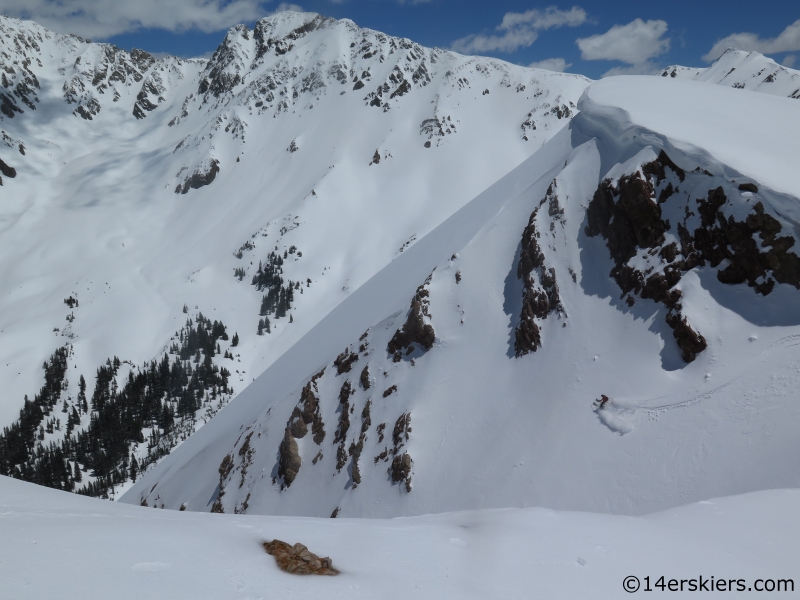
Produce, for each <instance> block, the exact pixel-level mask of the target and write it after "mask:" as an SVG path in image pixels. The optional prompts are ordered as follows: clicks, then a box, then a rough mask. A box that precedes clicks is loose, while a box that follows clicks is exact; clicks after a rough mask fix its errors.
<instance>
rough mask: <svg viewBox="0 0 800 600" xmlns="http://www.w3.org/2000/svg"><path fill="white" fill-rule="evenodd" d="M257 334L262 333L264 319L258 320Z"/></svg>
mask: <svg viewBox="0 0 800 600" xmlns="http://www.w3.org/2000/svg"><path fill="white" fill-rule="evenodd" d="M258 335H264V319H259V320H258Z"/></svg>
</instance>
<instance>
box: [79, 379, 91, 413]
mask: <svg viewBox="0 0 800 600" xmlns="http://www.w3.org/2000/svg"><path fill="white" fill-rule="evenodd" d="M78 390H79V391H78V404H79V406H80V408H81V410H82V411H83V412H84V413H87V412H89V405H88V404H87V403H86V380H85V379H84V378H83V375H81V379H80V381H79V382H78Z"/></svg>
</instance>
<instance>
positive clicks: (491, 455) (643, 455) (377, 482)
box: [124, 77, 800, 517]
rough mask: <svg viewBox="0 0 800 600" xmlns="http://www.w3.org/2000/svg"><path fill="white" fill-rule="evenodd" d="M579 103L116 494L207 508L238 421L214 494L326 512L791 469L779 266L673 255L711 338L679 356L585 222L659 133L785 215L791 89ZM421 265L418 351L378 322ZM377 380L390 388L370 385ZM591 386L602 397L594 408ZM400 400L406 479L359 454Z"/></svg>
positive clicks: (790, 365)
mask: <svg viewBox="0 0 800 600" xmlns="http://www.w3.org/2000/svg"><path fill="white" fill-rule="evenodd" d="M579 108H580V109H581V112H580V113H579V114H578V116H577V117H575V118H574V119H573V121H572V122H571V123H570V125H569V126H568V127H567V128H565V129H563V130H562V131H561V132H560V133H559V134H557V135H556V136H555V137H554V138H553V139H551V140H550V141H549V142H548V143H547V144H546V145H545V146H544V147H543V148H542V149H541V150H540V151H539V152H537V153H536V154H535V155H534V156H532V157H531V158H530V159H528V160H527V161H526V162H524V163H523V164H522V165H520V166H519V167H517V168H516V169H515V170H514V171H512V172H511V173H509V174H508V175H507V176H505V177H503V178H502V179H500V180H499V181H498V182H497V183H496V184H495V185H493V186H492V187H490V188H489V189H488V190H486V191H485V192H484V193H482V194H480V195H479V196H477V197H476V198H475V199H474V200H473V201H471V202H470V203H469V204H467V205H466V206H465V207H464V208H463V209H461V210H460V211H458V212H457V213H455V214H454V215H453V216H452V217H450V218H449V219H448V220H446V221H445V222H444V223H442V224H441V225H440V226H439V227H437V228H436V229H434V230H433V231H432V232H431V233H430V234H428V235H427V236H425V237H423V238H422V239H420V240H419V241H417V242H416V244H415V245H414V246H413V247H412V248H410V249H409V250H408V251H406V252H405V253H403V255H402V256H400V257H398V258H396V259H395V260H394V261H393V262H392V263H391V264H390V265H389V266H388V267H386V268H385V269H383V270H382V271H380V272H379V273H378V274H377V275H376V276H375V277H373V278H372V279H371V280H370V281H368V282H366V283H365V284H364V285H363V286H361V287H360V288H359V289H358V290H356V291H355V292H354V293H353V294H351V295H350V297H349V298H348V299H347V300H346V301H344V302H342V303H341V304H340V305H339V306H337V307H336V309H334V310H333V311H332V312H331V313H329V314H328V315H327V316H326V317H325V318H324V319H323V320H322V321H321V322H320V323H319V324H318V325H317V326H316V327H315V328H314V329H312V330H311V331H310V332H309V333H308V334H307V335H306V336H305V337H304V338H303V339H301V340H300V341H299V342H298V343H297V344H296V345H295V346H293V347H292V348H291V349H289V350H288V351H287V352H286V353H285V354H283V355H282V356H281V357H280V358H279V359H278V360H277V361H276V362H275V363H274V364H273V366H272V367H271V368H269V369H267V370H266V372H265V373H264V374H263V375H261V377H260V378H259V379H257V380H256V382H255V383H254V384H252V385H251V386H250V387H249V388H248V389H246V390H245V391H244V392H243V393H242V394H241V395H240V396H239V398H238V399H237V400H236V401H234V402H233V403H232V404H231V405H229V406H228V407H227V408H226V409H224V410H223V411H222V412H221V413H220V414H219V415H218V416H217V417H216V418H215V419H214V420H212V422H211V423H209V425H207V426H206V427H204V428H203V429H202V430H200V431H199V432H198V434H197V435H195V436H193V437H192V438H190V439H189V440H188V441H187V442H186V443H185V444H184V445H183V446H182V447H180V448H178V449H177V450H176V452H174V453H173V454H172V455H171V456H170V457H168V458H167V459H165V460H164V462H163V463H161V464H160V465H158V466H157V467H156V468H155V469H154V470H153V471H151V472H150V473H148V474H147V476H146V477H145V478H144V479H143V480H142V481H140V482H138V483H137V485H136V486H135V487H134V488H132V489H131V490H130V491H129V492H128V494H127V495H126V496H125V498H124V500H125V501H128V502H131V503H137V504H138V503H139V502H140V500H141V499H142V498H146V499H147V500H148V502H150V503H151V504H152V503H153V502H155V501H158V502H164V503H165V504H166V506H167V507H170V508H177V507H179V506H180V505H181V503H186V505H187V507H188V508H189V510H198V511H207V510H209V507H210V504H211V502H213V500H214V499H215V498H216V495H217V493H218V492H219V488H218V485H219V483H220V476H219V467H220V464H221V461H222V460H223V458H224V457H225V456H226V455H227V454H229V453H230V454H231V455H232V456H233V457H234V459H235V460H236V461H240V460H241V459H240V458H237V457H238V456H240V454H237V452H239V449H240V448H241V444H240V442H239V440H241V439H242V437H243V436H244V435H248V431H250V432H254V433H255V434H257V435H254V436H253V438H252V441H251V444H250V446H251V448H252V449H253V450H254V455H253V458H252V460H253V464H252V466H248V468H247V473H246V474H245V473H244V472H243V470H244V469H242V472H241V473H240V472H239V471H236V472H235V473H234V474H233V475H232V476H231V479H230V480H229V481H227V482H224V483H225V486H226V487H225V491H226V493H225V496H224V498H223V499H222V504H223V506H224V508H225V511H226V512H233V511H234V510H237V509H238V510H240V509H241V508H240V507H241V506H243V504H244V503H245V501H246V499H247V498H248V497H249V501H247V503H248V505H249V508H248V512H250V513H260V514H295V515H299V514H303V515H313V516H327V515H329V514H330V513H331V511H332V510H334V509H335V508H336V507H340V508H341V511H342V512H341V513H340V516H348V517H350V516H363V517H387V516H399V515H414V514H417V515H418V514H425V513H435V512H443V511H448V510H466V509H474V508H501V507H507V506H526V505H527V506H531V505H533V506H547V507H551V508H558V509H570V510H591V511H609V512H622V513H628V514H644V513H649V512H653V511H657V510H663V509H666V508H668V507H670V506H677V505H681V504H685V503H687V502H692V501H698V500H703V499H707V498H712V497H715V496H724V495H731V494H737V493H743V492H749V491H755V490H759V489H767V488H784V487H795V486H797V485H800V467H798V463H797V461H795V460H793V458H792V457H794V456H797V454H798V452H800V438H799V437H798V436H797V423H798V420H799V419H800V403H799V402H798V398H797V389H798V387H797V386H798V382H800V376H799V375H798V372H797V366H796V365H797V361H798V353H797V352H798V347H797V345H796V342H795V340H796V339H797V337H796V336H797V335H798V334H800V320H799V319H798V316H800V315H798V314H797V311H796V310H794V308H793V307H794V306H796V305H797V299H798V294H800V292H799V291H798V290H797V289H795V288H793V287H792V286H790V285H788V284H781V285H778V286H776V288H775V290H774V291H773V292H772V294H770V295H769V296H767V297H764V296H758V295H757V294H755V292H754V291H753V290H752V288H749V287H747V286H746V285H744V284H742V285H737V286H731V285H723V284H721V283H720V282H719V281H717V278H716V274H715V271H713V270H710V269H709V268H706V267H704V268H699V269H695V270H692V271H688V272H686V273H685V274H684V276H683V279H682V280H681V282H680V284H679V286H680V287H681V289H682V291H683V297H682V304H683V310H684V314H685V315H687V317H688V318H689V320H690V322H691V323H693V324H694V325H695V326H696V327H697V328H698V330H699V331H700V332H701V333H702V334H703V335H704V336H705V338H706V340H707V341H708V348H707V349H706V350H705V351H704V352H703V353H702V354H700V355H699V356H698V358H697V360H695V361H694V362H692V363H691V364H686V363H685V362H683V360H682V359H681V358H680V354H679V352H678V351H677V346H676V344H675V340H674V338H673V336H672V332H671V331H670V330H669V328H668V327H667V326H666V325H665V322H664V312H665V311H664V308H663V306H661V305H657V304H655V303H654V302H652V301H646V300H638V301H637V302H636V305H635V306H633V307H628V306H627V305H626V304H625V303H624V301H623V300H622V299H621V298H620V291H619V287H618V286H617V285H616V283H614V282H613V280H611V279H610V278H609V276H608V273H609V272H610V270H611V269H612V267H613V262H612V260H611V258H610V256H609V254H608V250H607V248H606V246H605V242H604V241H603V240H602V239H601V238H599V237H595V238H588V237H587V236H586V235H585V233H584V227H585V225H586V207H587V205H588V203H589V202H590V201H591V199H592V197H593V194H594V191H595V190H596V189H597V185H598V182H599V181H600V180H601V179H602V178H604V177H606V176H607V175H609V174H611V175H614V174H615V173H616V175H615V176H619V174H621V173H623V172H628V171H627V169H633V168H636V167H635V165H637V164H640V163H639V162H636V161H639V160H641V159H642V157H646V156H650V157H651V158H650V159H647V160H651V159H652V157H655V155H656V154H657V153H658V152H659V151H660V150H661V149H664V150H665V151H666V152H667V153H668V154H669V155H670V156H671V157H672V158H673V159H674V160H675V161H677V162H678V164H680V165H682V166H683V167H684V168H685V169H687V170H689V171H694V170H695V169H700V171H697V173H702V171H703V170H706V171H708V172H709V173H710V174H709V175H702V177H704V178H705V179H704V180H703V181H706V180H707V181H708V183H707V184H705V185H706V187H705V188H702V187H699V188H698V189H697V190H696V192H697V195H700V196H705V195H706V194H707V192H708V190H709V189H710V188H716V187H717V186H720V185H724V186H725V187H726V189H727V190H728V192H727V193H728V194H729V197H730V198H731V199H732V202H733V206H735V207H738V208H736V210H744V211H747V210H749V209H748V208H747V207H748V203H749V202H750V196H747V195H746V194H747V193H743V192H740V191H739V190H738V188H737V187H736V186H737V183H736V182H738V181H756V182H757V184H758V187H759V192H758V196H759V199H760V200H761V201H763V202H764V203H765V204H766V205H767V206H769V207H770V210H772V211H774V214H776V215H778V218H780V219H781V223H783V226H784V228H785V231H787V232H789V233H792V232H794V231H795V230H796V227H797V223H799V222H800V219H798V216H797V207H798V202H797V197H798V196H800V186H799V185H798V183H797V179H796V177H795V176H794V173H795V171H796V169H795V166H794V157H795V156H797V155H798V150H799V148H798V142H797V140H798V139H800V138H798V136H797V135H796V132H798V131H800V116H798V115H800V113H798V111H797V104H796V101H795V100H792V99H788V98H779V97H775V96H769V95H766V94H758V93H754V92H749V91H746V90H735V89H730V88H725V87H722V86H716V85H710V84H706V83H698V82H692V81H683V80H680V79H671V78H660V77H619V78H609V79H605V80H602V81H600V82H597V83H594V84H592V85H591V86H590V87H589V88H588V89H587V91H586V92H585V94H584V96H583V98H582V100H581V102H580V103H579ZM700 176H701V175H698V177H700ZM554 180H555V184H554V185H555V189H557V191H558V196H559V199H560V200H559V201H560V202H561V206H562V207H563V208H564V214H563V222H558V223H553V229H551V228H550V227H549V223H548V221H546V220H545V221H542V238H541V246H542V252H543V253H544V255H545V260H546V263H547V264H548V266H552V267H553V268H554V269H555V270H556V274H557V276H558V282H559V287H560V294H561V301H562V302H563V304H564V308H565V316H562V317H557V316H555V315H553V316H551V317H549V318H548V319H547V320H546V321H544V322H543V324H542V344H543V346H542V348H541V349H540V350H539V351H538V352H536V353H531V354H529V355H527V356H524V357H520V358H514V356H513V355H514V351H513V328H514V326H515V322H516V321H515V319H517V318H518V314H519V312H518V311H519V306H520V297H521V287H520V286H521V283H520V282H519V280H518V279H517V277H516V263H515V257H516V256H518V248H519V244H520V236H521V232H522V229H523V228H524V226H525V224H526V223H527V222H528V219H529V217H530V215H531V212H532V211H533V210H534V208H535V207H537V206H539V203H540V201H541V200H542V198H544V197H545V194H546V192H547V189H548V187H549V186H550V184H551V182H553V181H554ZM692 181H694V179H693V180H692ZM703 181H701V182H700V183H699V184H697V185H698V186H701V185H704V184H703ZM676 182H677V179H676ZM680 185H681V186H683V185H684V184H682V183H680ZM686 185H689V182H688V180H687V183H686ZM687 190H688V188H687ZM692 192H693V193H694V192H695V190H694V189H692ZM750 205H752V204H750ZM669 206H670V205H669V204H666V205H665V207H667V208H665V209H664V210H665V211H666V210H668V208H669ZM732 210H733V209H732ZM543 218H544V217H543ZM670 218H672V217H670ZM673 222H674V219H673ZM453 256H455V258H453ZM434 268H435V270H434ZM456 272H460V274H461V280H460V282H459V283H457V282H456V280H455V274H456ZM572 273H574V274H575V277H574V279H573V277H572ZM429 275H430V276H431V282H430V284H429V286H428V288H429V290H430V313H431V315H432V320H431V323H432V324H433V327H434V329H435V331H436V337H437V339H436V344H435V345H434V347H433V348H432V349H431V350H430V351H429V352H428V353H427V354H425V355H422V356H416V357H415V361H414V365H412V364H411V362H410V361H408V360H404V361H401V362H399V363H395V362H393V361H392V357H391V356H390V355H388V354H387V352H386V347H387V343H388V341H389V339H390V338H391V336H392V335H393V333H394V331H396V330H397V328H398V327H399V326H400V325H401V324H402V323H403V321H404V319H405V314H406V311H407V310H408V306H409V302H410V300H411V297H412V296H413V294H414V291H415V289H416V288H417V286H419V285H421V284H422V283H423V282H424V281H425V279H426V278H427V277H428V276H429ZM367 329H369V334H368V337H367V338H365V339H366V340H367V341H368V343H369V351H368V352H366V353H362V355H361V358H360V359H359V361H358V362H357V363H356V364H355V366H354V367H353V372H352V373H350V374H341V375H337V373H336V368H335V367H334V366H333V365H332V361H333V360H334V359H335V358H336V356H337V355H338V354H339V353H340V352H342V350H343V349H344V348H346V347H348V345H352V346H350V347H352V348H357V347H358V344H359V343H360V342H359V338H360V336H361V335H362V333H363V332H364V331H365V330H367ZM365 365H368V366H369V372H370V373H371V374H373V376H374V378H375V384H374V387H373V388H370V390H366V391H365V390H361V389H359V390H358V392H357V393H356V395H354V396H353V399H352V403H353V406H354V407H355V413H354V414H353V416H351V421H352V422H353V423H355V425H353V426H352V427H351V431H352V430H355V434H353V433H351V438H352V439H354V440H355V437H357V436H358V426H359V425H360V424H361V421H360V419H359V414H360V412H361V410H362V408H363V407H364V406H365V405H366V402H367V401H368V400H370V399H371V400H372V405H371V411H372V413H371V419H372V426H371V429H370V430H369V431H368V432H367V434H366V436H367V439H366V440H365V442H364V443H365V446H364V447H365V450H364V452H363V456H362V459H361V474H362V477H363V479H364V481H363V482H362V483H361V484H360V485H359V486H358V488H357V489H354V488H353V487H352V481H351V480H350V476H349V474H348V473H347V472H346V471H345V470H342V471H341V472H338V473H337V471H336V469H335V463H336V447H335V445H333V444H332V441H331V436H332V434H333V431H335V428H336V424H337V421H338V418H339V409H338V407H339V402H338V399H337V394H338V392H339V389H340V388H341V386H342V384H343V381H344V380H345V379H347V378H350V379H351V380H352V381H353V382H354V383H356V384H357V378H358V373H359V372H360V371H361V369H363V368H364V366H365ZM326 366H327V370H326V373H325V376H324V377H323V378H322V379H320V381H319V397H320V398H321V400H320V402H321V410H322V418H323V420H324V422H325V424H326V430H327V431H328V437H327V438H326V439H325V440H324V442H323V443H322V445H320V446H318V445H317V444H315V443H314V442H312V441H311V440H310V439H309V438H310V436H307V437H306V438H305V439H302V440H299V444H298V445H299V452H300V455H301V458H302V460H303V465H302V467H301V469H300V472H299V474H298V476H297V479H296V480H295V481H294V482H293V483H292V485H291V487H290V488H288V489H283V490H281V486H280V482H277V484H276V483H273V481H272V478H274V477H275V476H276V463H277V451H278V446H279V443H280V440H281V439H282V437H283V433H284V428H285V427H286V424H287V422H288V420H289V418H290V414H291V412H292V410H293V408H294V407H295V405H296V404H297V402H298V399H299V397H300V391H301V389H302V387H303V386H304V385H305V384H306V382H307V381H309V378H310V377H311V376H312V375H314V374H315V373H317V372H319V371H320V370H321V369H322V368H323V367H326ZM391 385H396V386H397V392H396V393H394V394H391V395H389V396H388V397H383V396H382V394H381V391H382V390H384V389H387V388H389V386H391ZM600 394H608V395H609V396H611V397H612V398H613V399H614V400H613V402H612V404H611V405H609V406H608V407H607V409H604V410H603V411H593V410H592V401H593V400H594V399H595V398H598V397H599V396H600ZM405 411H410V412H411V415H412V426H413V432H412V433H411V435H410V437H409V440H408V442H407V444H406V445H405V446H404V448H403V451H404V452H408V453H409V454H410V456H411V457H412V458H413V461H414V468H413V471H414V473H413V475H412V480H413V490H412V491H411V492H410V493H405V492H402V491H401V490H399V489H398V486H392V485H391V482H390V481H389V480H388V476H387V474H386V469H387V465H386V464H385V463H383V462H380V460H378V461H377V462H375V464H373V459H374V458H377V457H379V454H380V452H381V451H382V450H384V447H385V445H386V443H387V442H386V441H385V440H384V441H383V442H381V441H380V439H379V435H378V434H377V432H376V431H375V427H376V425H377V424H378V423H381V422H385V423H387V427H388V430H389V431H391V429H392V425H393V424H394V423H395V421H396V419H397V418H398V417H399V415H400V414H401V413H403V412H405ZM246 428H250V429H249V430H248V429H246ZM349 443H350V442H349V441H348V444H349ZM237 444H238V445H237ZM319 451H322V454H323V456H322V457H321V458H319V459H318V460H317V461H316V462H312V461H313V459H314V458H315V456H316V455H317V453H318V452H319ZM238 465H239V462H237V468H238ZM156 483H158V487H157V488H156V489H155V491H153V492H152V493H151V488H152V486H153V485H154V484H156Z"/></svg>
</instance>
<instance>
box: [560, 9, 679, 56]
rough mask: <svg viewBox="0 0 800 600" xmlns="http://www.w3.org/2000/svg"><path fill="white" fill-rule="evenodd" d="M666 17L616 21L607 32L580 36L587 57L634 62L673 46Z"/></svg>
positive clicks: (583, 51)
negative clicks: (659, 19)
mask: <svg viewBox="0 0 800 600" xmlns="http://www.w3.org/2000/svg"><path fill="white" fill-rule="evenodd" d="M666 32H667V22H666V21H642V20H641V19H635V20H633V21H631V22H630V23H628V24H627V25H614V26H613V27H612V28H611V29H609V30H608V31H607V32H605V33H603V34H599V35H593V36H591V37H588V38H581V39H579V40H576V42H575V43H576V44H578V48H580V49H581V58H583V59H584V60H619V61H622V62H625V63H628V64H630V65H640V64H643V63H645V61H647V60H649V59H651V58H653V57H655V56H658V55H660V54H663V53H664V52H666V51H667V50H669V38H664V37H663V36H664V34H665V33H666Z"/></svg>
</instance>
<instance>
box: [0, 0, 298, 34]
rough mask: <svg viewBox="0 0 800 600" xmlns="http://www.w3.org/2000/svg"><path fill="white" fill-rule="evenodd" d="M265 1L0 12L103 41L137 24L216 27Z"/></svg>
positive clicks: (57, 5)
mask: <svg viewBox="0 0 800 600" xmlns="http://www.w3.org/2000/svg"><path fill="white" fill-rule="evenodd" d="M265 4H266V2H264V1H263V0H128V1H125V2H121V1H120V0H3V6H2V12H3V14H4V15H6V16H9V17H17V18H21V19H32V20H34V21H36V22H38V23H41V24H42V25H44V26H45V27H47V28H49V29H52V30H54V31H57V32H59V33H74V34H77V35H81V36H83V37H88V38H92V39H94V38H99V39H104V38H108V37H111V36H113V35H117V34H120V33H126V32H130V31H135V30H137V29H141V28H155V29H166V30H168V31H186V30H191V29H198V30H200V31H205V32H212V31H219V30H222V29H227V28H228V27H231V26H232V25H236V24H237V23H241V22H243V21H252V20H255V19H258V18H260V17H262V16H264V15H265V14H266V13H267V12H269V11H268V10H267V9H266V8H263V6H264V5H265ZM291 6H296V5H291Z"/></svg>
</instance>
